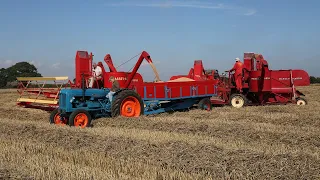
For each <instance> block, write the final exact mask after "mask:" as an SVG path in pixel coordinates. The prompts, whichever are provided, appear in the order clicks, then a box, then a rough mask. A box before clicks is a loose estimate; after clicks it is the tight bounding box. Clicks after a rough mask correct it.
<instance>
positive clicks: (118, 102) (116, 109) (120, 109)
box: [111, 90, 144, 117]
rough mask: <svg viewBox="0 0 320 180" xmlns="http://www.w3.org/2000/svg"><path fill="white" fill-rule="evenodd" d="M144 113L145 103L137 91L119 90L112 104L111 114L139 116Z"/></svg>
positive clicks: (114, 115) (113, 115)
mask: <svg viewBox="0 0 320 180" xmlns="http://www.w3.org/2000/svg"><path fill="white" fill-rule="evenodd" d="M143 114H144V103H143V101H142V99H141V97H140V96H139V94H137V93H136V92H135V91H133V90H123V91H121V92H119V93H118V94H117V95H116V97H115V98H114V100H113V101H112V106H111V116H112V117H117V116H124V117H139V116H141V115H143Z"/></svg>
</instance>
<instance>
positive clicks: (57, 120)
mask: <svg viewBox="0 0 320 180" xmlns="http://www.w3.org/2000/svg"><path fill="white" fill-rule="evenodd" d="M50 123H51V124H57V125H62V126H64V125H66V124H67V123H68V119H67V118H65V117H63V118H61V116H60V113H59V112H58V109H55V110H53V111H52V112H51V114H50Z"/></svg>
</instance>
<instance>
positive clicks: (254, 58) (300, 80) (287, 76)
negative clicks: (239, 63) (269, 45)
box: [170, 53, 310, 105]
mask: <svg viewBox="0 0 320 180" xmlns="http://www.w3.org/2000/svg"><path fill="white" fill-rule="evenodd" d="M243 63H244V74H243V75H244V78H243V80H244V83H243V90H244V91H245V93H244V95H245V96H247V98H248V99H249V100H252V103H251V104H270V103H288V102H294V101H295V100H293V97H299V96H300V92H297V91H296V89H295V87H297V86H308V85H310V78H309V75H308V73H307V72H306V71H304V70H300V69H295V70H270V69H269V67H268V66H269V65H268V62H267V61H266V60H265V59H264V57H263V56H262V55H261V54H255V53H244V62H243ZM202 72H204V68H203V66H202V62H201V63H200V60H197V61H195V63H194V67H193V68H191V69H190V72H189V74H188V75H177V76H172V77H171V78H170V80H174V79H177V78H180V77H188V78H191V79H197V80H204V81H206V80H207V79H217V78H215V77H212V74H213V73H211V75H205V74H203V73H202ZM291 74H292V77H291ZM232 82H234V74H230V73H229V79H228V80H227V79H226V78H223V77H218V82H213V83H214V84H217V85H218V88H217V89H218V97H219V98H212V99H211V102H212V104H221V105H223V104H229V99H230V96H231V95H232V94H234V93H237V89H236V87H235V86H234V85H233V83H232ZM249 95H251V96H252V95H253V96H255V98H256V99H252V97H251V96H249ZM253 100H255V102H253Z"/></svg>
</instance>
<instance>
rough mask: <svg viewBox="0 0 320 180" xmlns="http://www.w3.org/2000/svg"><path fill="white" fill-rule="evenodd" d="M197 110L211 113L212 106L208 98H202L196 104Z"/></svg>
mask: <svg viewBox="0 0 320 180" xmlns="http://www.w3.org/2000/svg"><path fill="white" fill-rule="evenodd" d="M198 108H199V109H201V110H207V111H211V110H212V104H211V101H210V99H209V98H203V99H201V100H200V101H199V103H198Z"/></svg>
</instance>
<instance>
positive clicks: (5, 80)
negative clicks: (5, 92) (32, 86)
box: [0, 62, 42, 88]
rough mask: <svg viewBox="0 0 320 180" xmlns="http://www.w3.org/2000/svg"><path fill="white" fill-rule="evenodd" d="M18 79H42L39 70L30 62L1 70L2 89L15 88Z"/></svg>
mask: <svg viewBox="0 0 320 180" xmlns="http://www.w3.org/2000/svg"><path fill="white" fill-rule="evenodd" d="M17 77H42V75H41V74H40V73H39V72H38V69H37V68H36V67H35V66H34V65H33V64H30V63H28V62H18V63H16V64H15V65H12V66H10V67H8V68H1V69H0V88H8V87H14V86H15V84H16V80H17Z"/></svg>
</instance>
